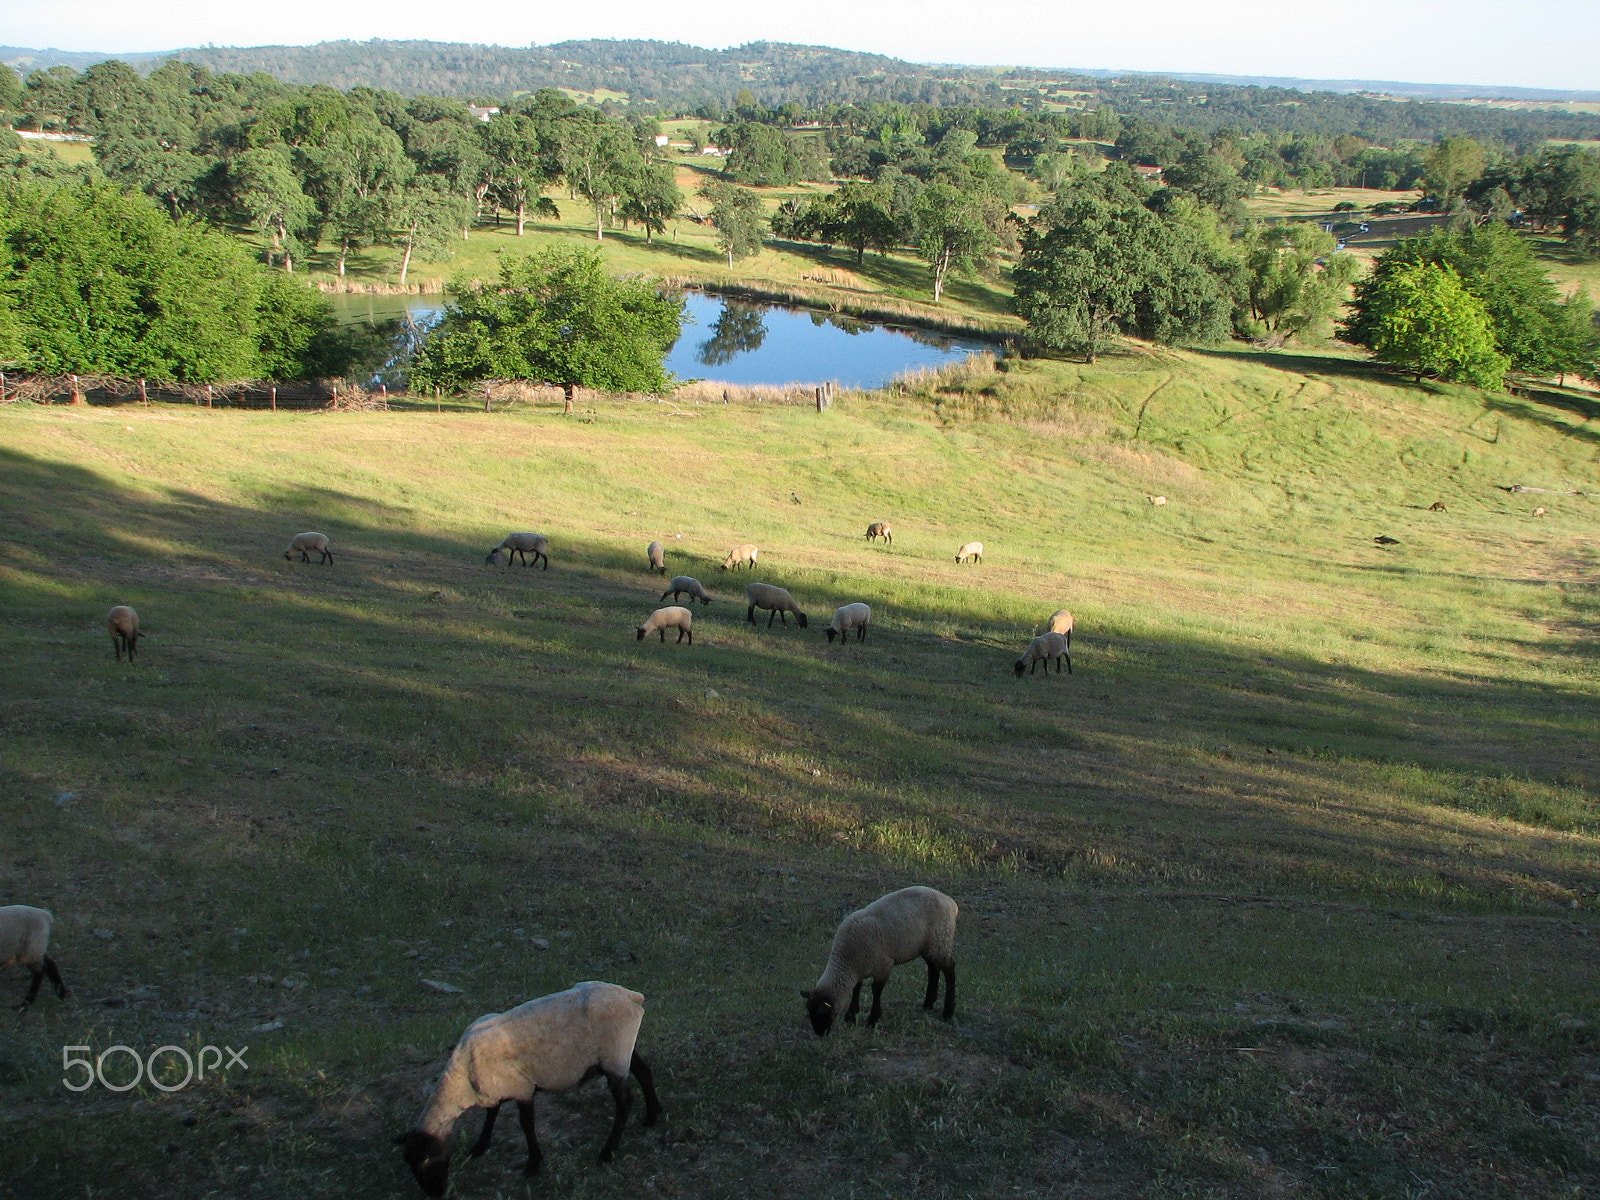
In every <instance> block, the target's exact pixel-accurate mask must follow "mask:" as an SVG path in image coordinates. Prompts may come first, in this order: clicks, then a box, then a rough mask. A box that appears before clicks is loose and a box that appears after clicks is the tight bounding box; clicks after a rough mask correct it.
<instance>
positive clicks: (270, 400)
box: [267, 384, 278, 412]
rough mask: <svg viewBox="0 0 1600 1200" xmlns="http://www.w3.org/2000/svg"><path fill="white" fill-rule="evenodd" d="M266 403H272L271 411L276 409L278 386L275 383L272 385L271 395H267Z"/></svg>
mask: <svg viewBox="0 0 1600 1200" xmlns="http://www.w3.org/2000/svg"><path fill="white" fill-rule="evenodd" d="M267 403H269V404H270V405H272V411H273V412H277V411H278V388H277V385H276V384H274V385H273V387H272V391H271V395H270V396H269V397H268V399H267Z"/></svg>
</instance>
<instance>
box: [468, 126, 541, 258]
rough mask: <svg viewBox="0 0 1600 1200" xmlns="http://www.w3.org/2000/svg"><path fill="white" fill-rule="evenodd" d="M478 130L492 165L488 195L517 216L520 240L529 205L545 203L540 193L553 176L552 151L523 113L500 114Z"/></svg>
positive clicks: (535, 206)
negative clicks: (491, 180) (491, 182)
mask: <svg viewBox="0 0 1600 1200" xmlns="http://www.w3.org/2000/svg"><path fill="white" fill-rule="evenodd" d="M480 128H481V129H482V131H483V132H482V133H481V134H480V135H479V136H481V137H482V138H483V149H484V152H485V153H486V154H487V155H488V156H489V161H490V162H491V163H492V164H493V172H494V174H493V180H494V181H493V184H492V185H491V187H490V189H489V190H490V194H492V195H493V196H494V198H495V202H496V203H497V204H499V205H500V206H501V207H502V208H509V209H510V210H511V211H512V212H513V213H515V214H516V217H517V236H518V237H521V236H522V232H523V229H524V228H525V227H526V225H527V223H528V209H529V206H530V205H532V206H533V207H534V208H535V209H536V210H537V209H538V207H539V204H538V202H539V201H542V200H544V197H543V196H541V195H540V194H539V193H540V192H542V191H543V190H544V188H545V186H546V185H547V184H549V183H550V181H551V180H553V179H554V178H555V177H556V171H555V169H554V167H555V164H554V161H553V148H552V147H551V145H550V143H549V141H548V138H547V137H546V135H545V134H544V133H543V132H542V131H541V130H540V128H539V125H538V124H537V123H536V122H535V120H534V119H533V118H532V117H530V116H527V115H526V114H524V113H520V112H510V113H501V114H500V115H499V116H497V117H495V118H494V119H493V120H491V121H490V122H489V123H488V124H487V125H482V126H480ZM551 207H552V208H553V207H554V206H553V205H551Z"/></svg>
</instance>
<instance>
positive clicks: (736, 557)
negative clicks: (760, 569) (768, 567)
mask: <svg viewBox="0 0 1600 1200" xmlns="http://www.w3.org/2000/svg"><path fill="white" fill-rule="evenodd" d="M759 553H760V551H759V550H758V549H756V547H755V546H754V545H752V544H751V543H750V542H746V543H744V545H742V546H735V547H734V548H733V549H732V550H729V551H728V557H727V558H725V559H723V560H722V569H723V570H724V571H726V570H728V569H729V568H732V569H733V570H735V571H737V570H738V569H739V568H740V567H741V566H748V567H749V568H750V569H751V570H752V571H753V570H755V566H756V555H757V554H759Z"/></svg>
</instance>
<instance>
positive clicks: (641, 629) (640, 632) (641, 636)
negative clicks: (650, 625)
mask: <svg viewBox="0 0 1600 1200" xmlns="http://www.w3.org/2000/svg"><path fill="white" fill-rule="evenodd" d="M634 632H635V633H637V634H638V635H639V636H638V637H637V638H635V639H634V640H635V641H640V642H642V641H644V626H643V625H641V626H639V628H637V629H635V630H634Z"/></svg>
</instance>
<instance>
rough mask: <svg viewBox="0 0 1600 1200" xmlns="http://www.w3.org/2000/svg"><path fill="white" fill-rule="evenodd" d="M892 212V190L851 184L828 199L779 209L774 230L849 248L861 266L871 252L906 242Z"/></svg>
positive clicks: (881, 186)
mask: <svg viewBox="0 0 1600 1200" xmlns="http://www.w3.org/2000/svg"><path fill="white" fill-rule="evenodd" d="M893 209H894V190H893V188H891V187H889V186H886V185H884V184H881V183H859V182H855V181H852V182H849V183H846V184H843V185H842V186H841V187H839V189H838V190H837V191H834V192H831V193H829V194H828V195H826V196H816V197H813V198H812V199H810V200H807V201H805V202H804V203H802V204H793V203H790V205H789V207H786V208H785V207H782V206H780V208H779V211H778V212H777V213H775V214H774V215H773V218H772V231H773V233H775V234H777V235H778V236H780V237H786V238H795V239H797V240H799V241H805V242H821V243H822V244H823V245H825V246H848V247H850V249H852V250H854V251H855V255H856V265H857V266H858V267H859V266H860V265H861V264H862V262H863V261H864V259H865V257H866V252H867V251H868V250H878V251H888V250H890V249H892V248H893V247H895V246H896V245H898V244H899V243H900V242H901V241H902V240H903V238H904V231H903V230H902V229H901V226H900V222H899V221H897V220H895V217H894V212H893Z"/></svg>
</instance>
